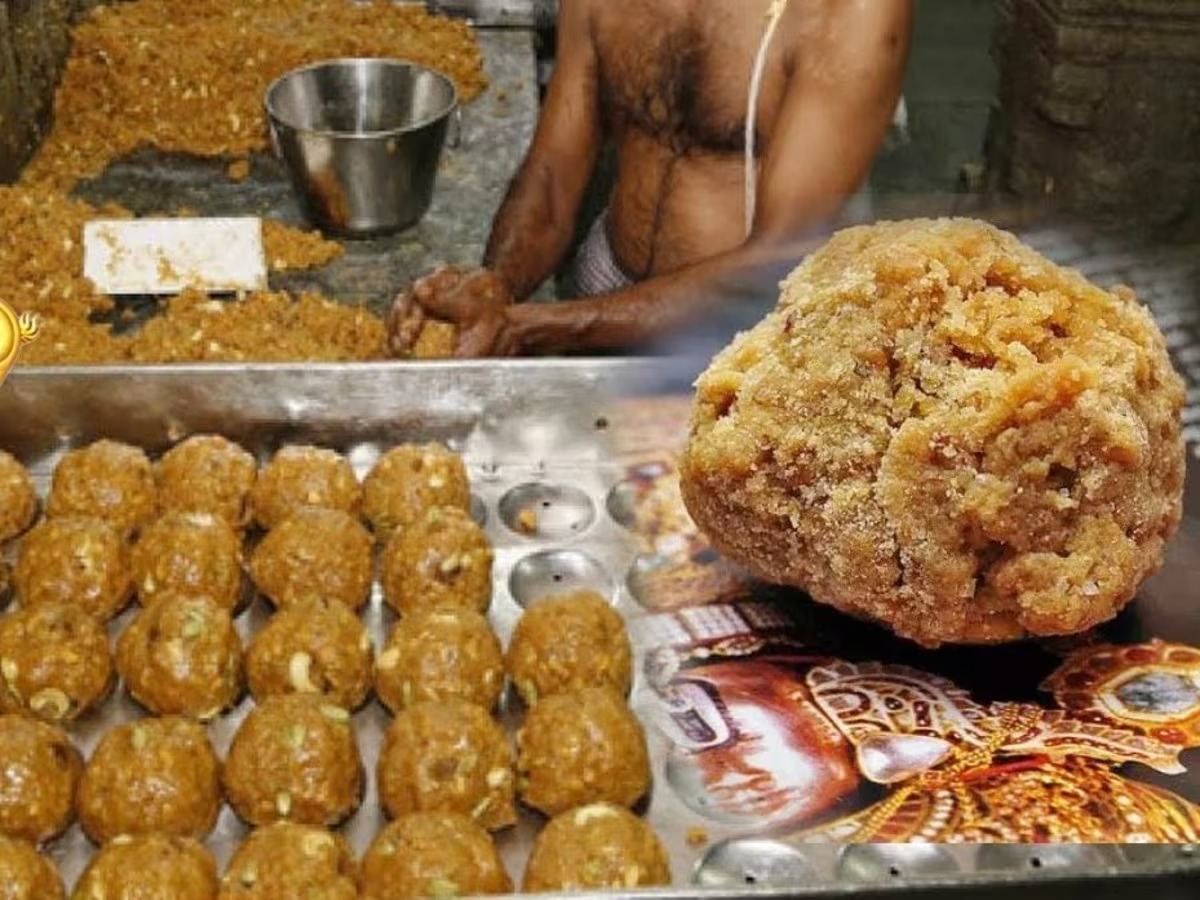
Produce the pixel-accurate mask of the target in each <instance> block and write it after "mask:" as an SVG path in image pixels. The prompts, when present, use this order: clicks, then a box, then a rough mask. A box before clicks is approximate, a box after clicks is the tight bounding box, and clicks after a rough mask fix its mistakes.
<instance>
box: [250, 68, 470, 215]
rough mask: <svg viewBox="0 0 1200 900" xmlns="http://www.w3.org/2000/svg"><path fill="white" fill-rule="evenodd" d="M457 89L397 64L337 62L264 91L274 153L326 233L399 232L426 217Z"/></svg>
mask: <svg viewBox="0 0 1200 900" xmlns="http://www.w3.org/2000/svg"><path fill="white" fill-rule="evenodd" d="M457 109H458V92H457V91H456V90H455V87H454V82H453V81H451V80H450V79H449V78H448V77H446V76H445V75H443V74H442V73H440V72H436V71H434V70H432V69H427V68H424V67H422V66H418V65H414V64H412V63H407V62H404V61H402V60H394V59H332V60H326V61H324V62H318V63H314V64H313V65H309V66H304V67H303V68H299V69H294V70H292V71H291V72H288V73H287V74H285V75H283V76H281V77H280V78H278V79H277V80H276V81H275V82H273V83H272V84H271V86H270V87H269V88H268V89H267V95H266V111H267V120H268V122H269V123H270V129H271V139H272V141H273V143H274V145H275V150H276V152H277V153H278V155H279V156H280V158H281V159H282V160H283V162H284V164H285V165H286V167H287V169H288V172H289V174H290V175H291V179H292V183H293V185H294V186H295V189H296V192H297V194H298V195H299V197H300V199H301V202H302V203H303V205H304V207H305V209H306V211H307V213H308V215H309V216H310V217H311V218H312V220H313V221H314V222H315V223H316V224H317V225H318V226H319V227H320V228H321V229H322V230H324V231H328V232H333V233H336V234H339V235H345V236H349V237H368V236H372V235H379V234H386V233H389V232H393V231H398V230H400V229H402V228H407V227H408V226H410V225H412V224H414V223H415V222H417V221H418V220H419V219H420V218H421V216H423V215H424V214H425V212H426V210H428V209H429V204H430V202H431V201H432V199H433V188H434V182H435V180H436V178H437V168H438V161H439V160H440V159H441V154H442V148H443V146H444V144H445V141H446V132H447V127H448V124H449V121H450V118H451V116H452V115H454V114H455V112H456V110H457Z"/></svg>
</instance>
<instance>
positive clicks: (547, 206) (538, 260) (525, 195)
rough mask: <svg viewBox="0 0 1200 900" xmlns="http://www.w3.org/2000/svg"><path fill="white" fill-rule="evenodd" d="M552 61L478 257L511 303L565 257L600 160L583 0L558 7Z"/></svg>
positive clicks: (595, 81)
mask: <svg viewBox="0 0 1200 900" xmlns="http://www.w3.org/2000/svg"><path fill="white" fill-rule="evenodd" d="M556 60H557V62H556V63H555V67H554V74H553V76H552V77H551V79H550V85H549V88H548V89H547V92H546V100H545V103H544V104H543V107H542V111H541V115H540V117H539V119H538V127H537V131H536V133H535V134H534V138H533V143H532V144H531V145H530V148H529V152H528V153H527V154H526V156H525V160H524V162H523V163H522V164H521V168H520V170H519V171H518V173H517V176H516V178H515V179H514V180H513V183H512V184H511V185H510V186H509V189H508V195H507V196H506V197H505V199H504V202H503V204H502V205H501V206H500V210H499V212H498V213H497V214H496V219H495V221H494V222H493V223H492V234H491V237H490V238H489V240H488V245H487V250H486V253H485V254H484V260H483V264H484V267H485V268H486V269H489V270H491V271H492V272H494V273H495V274H497V275H498V276H500V278H501V279H502V280H503V281H504V283H505V284H506V286H507V287H508V290H509V292H510V293H511V294H512V296H513V297H515V298H518V299H520V298H524V297H526V296H528V295H529V294H530V293H532V292H533V291H534V290H535V289H536V288H537V286H538V285H539V284H541V283H542V281H543V280H545V278H546V277H547V276H549V275H550V273H551V272H553V271H554V270H555V268H557V266H558V264H559V263H560V262H561V261H562V259H563V257H564V256H565V255H566V253H567V250H568V249H569V247H570V243H571V239H572V237H573V236H574V232H575V219H576V216H577V214H578V212H579V205H580V203H581V201H582V199H583V195H584V192H585V190H586V189H587V185H588V180H589V179H590V178H591V174H592V169H593V168H594V167H595V164H596V158H597V156H598V155H599V150H600V143H601V125H600V100H599V93H598V92H599V80H598V75H597V61H596V52H595V47H594V45H593V42H592V34H591V22H590V4H589V2H588V0H562V2H561V3H560V4H559V13H558V50H557V53H556Z"/></svg>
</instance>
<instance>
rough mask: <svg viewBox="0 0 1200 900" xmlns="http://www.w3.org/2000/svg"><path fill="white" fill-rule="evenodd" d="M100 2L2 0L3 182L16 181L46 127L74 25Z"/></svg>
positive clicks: (0, 114) (0, 111) (0, 161)
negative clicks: (70, 29)
mask: <svg viewBox="0 0 1200 900" xmlns="http://www.w3.org/2000/svg"><path fill="white" fill-rule="evenodd" d="M98 2H100V0H4V2H0V182H5V181H12V180H13V179H14V178H16V176H17V173H18V172H20V170H21V166H22V165H24V163H25V161H26V160H27V159H28V158H29V156H30V155H31V154H32V153H33V151H34V149H35V148H36V147H37V145H38V142H39V141H40V139H41V135H42V133H43V130H44V129H45V127H46V123H47V116H48V114H49V110H50V103H51V101H52V99H53V97H54V86H55V85H56V84H57V83H58V76H59V73H60V72H61V70H62V64H63V60H64V59H65V58H66V54H67V47H68V43H69V33H68V30H69V28H70V23H71V22H72V21H73V20H74V19H75V17H77V16H79V15H80V14H81V13H83V12H84V11H85V10H87V9H88V8H90V7H92V6H95V5H97V3H98Z"/></svg>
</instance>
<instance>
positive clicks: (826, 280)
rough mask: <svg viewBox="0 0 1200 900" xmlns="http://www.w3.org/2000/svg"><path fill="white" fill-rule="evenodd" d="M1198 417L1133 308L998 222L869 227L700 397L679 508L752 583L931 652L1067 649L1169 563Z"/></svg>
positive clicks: (806, 274) (750, 339)
mask: <svg viewBox="0 0 1200 900" xmlns="http://www.w3.org/2000/svg"><path fill="white" fill-rule="evenodd" d="M1183 400H1184V386H1183V382H1182V380H1181V379H1180V377H1179V376H1178V375H1177V374H1176V373H1175V372H1174V370H1173V369H1172V368H1171V363H1170V359H1169V358H1168V355H1167V351H1166V347H1165V344H1164V341H1163V337H1162V335H1161V333H1160V332H1159V331H1158V328H1157V327H1156V326H1155V324H1154V321H1153V319H1152V318H1151V317H1150V314H1149V313H1148V312H1147V311H1146V309H1145V308H1144V307H1143V306H1142V305H1141V304H1140V303H1139V302H1138V301H1137V298H1136V297H1135V296H1134V295H1133V294H1132V292H1130V291H1129V290H1127V289H1124V288H1116V289H1115V290H1113V291H1112V292H1109V291H1105V290H1101V289H1100V288H1098V287H1096V286H1094V285H1092V284H1090V283H1089V282H1088V281H1087V280H1086V279H1085V278H1084V277H1083V276H1082V275H1080V274H1079V273H1078V272H1075V271H1072V270H1068V269H1062V268H1059V267H1058V266H1055V265H1053V264H1052V263H1050V262H1049V261H1047V260H1046V259H1044V258H1043V257H1042V256H1040V255H1039V254H1037V253H1036V252H1034V251H1033V250H1031V249H1029V248H1028V247H1025V246H1024V245H1022V244H1021V243H1020V242H1019V241H1018V240H1017V239H1016V238H1015V237H1013V236H1012V235H1010V234H1007V233H1005V232H1002V231H998V230H997V229H995V228H993V227H991V226H989V225H986V224H984V223H982V222H975V221H969V220H938V221H928V220H921V221H912V222H889V223H882V224H879V225H875V226H872V227H867V228H854V229H850V230H847V231H844V232H841V233H840V234H838V235H835V236H834V238H833V239H832V240H831V241H830V242H829V243H828V244H827V245H826V247H825V248H824V249H822V250H821V251H819V252H818V253H816V254H814V255H813V256H811V257H810V258H809V259H808V260H807V261H805V263H804V264H803V265H801V266H800V267H799V268H798V269H797V270H796V271H795V272H794V273H793V274H792V275H791V277H790V278H788V280H787V281H786V283H785V284H784V287H783V294H782V296H781V298H780V301H779V304H778V306H777V307H776V308H775V310H774V311H773V312H772V313H771V314H770V315H768V316H767V318H766V319H764V320H763V321H762V322H761V323H760V324H759V325H758V326H756V327H755V328H754V329H753V330H751V331H749V332H747V333H745V334H743V335H741V336H739V337H738V338H737V339H736V340H735V341H734V342H733V343H732V344H731V345H730V346H729V347H727V348H726V349H725V350H724V351H722V352H721V353H720V354H719V355H718V356H717V357H716V359H715V360H714V361H713V363H712V365H711V366H710V368H709V369H708V371H707V372H705V373H704V375H702V376H701V378H700V380H699V382H698V384H697V397H696V402H695V406H694V408H693V416H692V423H691V435H690V439H689V443H688V445H687V447H686V449H685V451H684V454H683V458H682V461H681V477H682V488H683V494H684V499H685V501H686V503H687V506H688V510H689V512H690V513H691V514H692V516H693V517H694V518H695V520H696V522H697V523H698V524H699V525H700V526H701V528H703V529H704V530H705V531H706V532H707V534H708V536H709V537H710V538H711V540H712V542H713V544H714V545H715V546H716V547H717V548H718V549H719V550H720V551H721V552H722V553H724V554H726V555H727V556H729V557H730V558H731V559H733V560H734V561H735V562H739V563H741V564H743V565H745V566H746V567H748V568H749V569H750V570H751V571H752V572H753V573H754V574H755V575H757V576H759V577H762V578H765V579H767V580H769V581H773V582H777V583H782V584H790V585H795V586H798V587H801V588H804V589H805V590H807V591H808V592H809V593H810V594H811V595H812V596H813V597H814V598H815V599H817V600H820V601H823V602H825V603H829V604H831V605H833V606H836V607H838V608H840V609H842V610H845V611H847V612H850V613H853V614H855V615H859V616H863V617H866V618H870V619H873V620H876V621H879V622H882V623H884V624H886V625H888V626H890V627H891V628H893V629H894V630H896V631H897V632H898V633H899V634H901V635H904V636H906V637H909V638H912V639H915V640H917V641H919V642H921V643H924V644H929V645H935V644H938V643H940V642H946V641H952V642H994V641H1004V640H1012V639H1016V638H1021V637H1025V636H1029V635H1052V634H1068V633H1074V632H1078V631H1082V630H1085V629H1087V628H1089V627H1091V626H1093V625H1096V624H1097V623H1099V622H1103V621H1105V620H1106V619H1109V618H1111V617H1112V616H1113V615H1115V614H1116V613H1117V611H1118V610H1120V609H1121V607H1122V606H1124V605H1125V603H1127V602H1128V601H1129V600H1130V599H1131V598H1132V597H1133V595H1134V593H1135V591H1136V590H1137V589H1138V586H1139V585H1140V584H1141V582H1142V580H1143V579H1145V578H1146V577H1147V576H1149V575H1150V574H1151V573H1153V572H1154V571H1155V570H1156V569H1157V568H1158V567H1159V566H1160V565H1161V563H1162V558H1163V547H1164V544H1165V543H1166V541H1167V540H1168V539H1169V538H1170V536H1171V535H1172V534H1173V533H1174V531H1175V529H1176V527H1177V525H1178V523H1179V519H1180V515H1181V497H1182V489H1183V474H1184V448H1183V443H1182V441H1181V439H1180V411H1181V408H1182V405H1183Z"/></svg>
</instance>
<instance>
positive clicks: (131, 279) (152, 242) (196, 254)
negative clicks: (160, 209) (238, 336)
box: [83, 217, 267, 294]
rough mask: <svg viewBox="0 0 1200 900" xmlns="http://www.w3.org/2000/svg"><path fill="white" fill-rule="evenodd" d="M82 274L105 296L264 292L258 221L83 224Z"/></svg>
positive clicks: (100, 221)
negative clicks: (188, 291) (191, 291)
mask: <svg viewBox="0 0 1200 900" xmlns="http://www.w3.org/2000/svg"><path fill="white" fill-rule="evenodd" d="M83 274H84V276H85V277H86V278H89V279H90V280H91V281H92V283H93V284H94V285H95V286H96V289H97V290H99V291H100V292H102V293H105V294H174V293H178V292H179V291H181V290H183V289H184V288H189V287H190V288H195V289H197V290H202V291H205V292H208V293H224V292H234V291H256V290H265V289H266V286H267V262H266V257H265V254H264V253H263V238H262V220H261V219H258V218H251V217H241V218H229V219H216V218H204V219H97V220H95V221H92V222H88V223H86V224H85V225H84V226H83Z"/></svg>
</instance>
